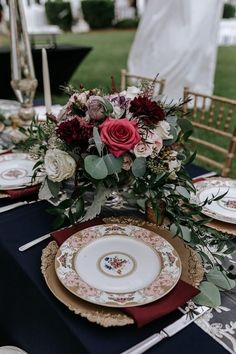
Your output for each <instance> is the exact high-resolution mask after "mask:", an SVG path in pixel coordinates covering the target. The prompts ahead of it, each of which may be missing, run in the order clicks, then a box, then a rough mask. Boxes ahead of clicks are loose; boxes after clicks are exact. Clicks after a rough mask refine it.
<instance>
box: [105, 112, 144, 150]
mask: <svg viewBox="0 0 236 354" xmlns="http://www.w3.org/2000/svg"><path fill="white" fill-rule="evenodd" d="M100 136H101V140H102V142H103V143H104V144H106V145H107V147H108V150H109V152H110V153H112V154H113V155H114V156H116V157H120V156H121V155H123V154H124V153H125V152H126V151H129V150H131V149H133V147H134V146H135V145H136V144H137V143H138V142H139V141H140V139H141V137H140V135H139V133H138V129H137V123H136V122H134V121H129V120H128V119H127V118H122V119H113V118H107V119H106V120H105V122H104V123H102V124H101V125H100Z"/></svg>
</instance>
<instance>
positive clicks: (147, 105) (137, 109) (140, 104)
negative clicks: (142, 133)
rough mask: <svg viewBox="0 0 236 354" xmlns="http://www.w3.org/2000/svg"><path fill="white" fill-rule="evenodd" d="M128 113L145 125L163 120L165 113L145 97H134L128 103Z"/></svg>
mask: <svg viewBox="0 0 236 354" xmlns="http://www.w3.org/2000/svg"><path fill="white" fill-rule="evenodd" d="M129 110H130V112H131V113H133V116H134V117H137V118H139V119H140V120H142V122H143V123H144V124H145V125H148V126H149V125H153V124H157V122H159V121H161V120H164V119H165V112H164V111H163V109H162V108H161V107H160V106H159V105H158V104H157V103H156V102H155V101H151V100H150V98H148V97H147V96H139V97H135V98H134V99H133V100H132V101H131V102H130V108H129Z"/></svg>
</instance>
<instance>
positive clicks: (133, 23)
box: [114, 18, 139, 29]
mask: <svg viewBox="0 0 236 354" xmlns="http://www.w3.org/2000/svg"><path fill="white" fill-rule="evenodd" d="M138 25H139V19H138V18H124V19H123V20H120V21H117V22H116V23H115V24H114V27H115V28H117V29H130V28H137V27H138Z"/></svg>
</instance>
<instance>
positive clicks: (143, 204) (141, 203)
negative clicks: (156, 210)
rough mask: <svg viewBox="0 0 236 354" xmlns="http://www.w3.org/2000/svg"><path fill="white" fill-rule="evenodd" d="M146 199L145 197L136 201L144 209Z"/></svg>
mask: <svg viewBox="0 0 236 354" xmlns="http://www.w3.org/2000/svg"><path fill="white" fill-rule="evenodd" d="M146 201H147V199H137V201H136V202H137V204H138V206H139V207H140V208H141V209H142V210H145V209H146Z"/></svg>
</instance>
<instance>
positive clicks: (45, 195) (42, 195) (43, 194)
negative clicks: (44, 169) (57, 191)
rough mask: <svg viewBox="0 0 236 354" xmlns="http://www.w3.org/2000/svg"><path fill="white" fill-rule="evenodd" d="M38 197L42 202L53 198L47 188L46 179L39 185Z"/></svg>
mask: <svg viewBox="0 0 236 354" xmlns="http://www.w3.org/2000/svg"><path fill="white" fill-rule="evenodd" d="M38 197H39V199H41V200H44V199H46V200H49V199H51V198H53V194H52V192H51V190H50V189H49V186H48V179H47V178H45V180H44V181H43V182H42V184H41V187H40V189H39V193H38Z"/></svg>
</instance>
